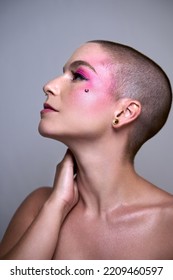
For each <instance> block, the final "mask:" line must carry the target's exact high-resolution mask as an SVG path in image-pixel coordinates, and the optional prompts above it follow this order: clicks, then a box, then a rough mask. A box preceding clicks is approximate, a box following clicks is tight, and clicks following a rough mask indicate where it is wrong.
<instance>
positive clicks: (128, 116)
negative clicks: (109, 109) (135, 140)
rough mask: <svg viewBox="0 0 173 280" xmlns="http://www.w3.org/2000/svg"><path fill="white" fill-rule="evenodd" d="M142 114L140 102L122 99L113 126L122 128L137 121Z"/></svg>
mask: <svg viewBox="0 0 173 280" xmlns="http://www.w3.org/2000/svg"><path fill="white" fill-rule="evenodd" d="M140 114H141V103H140V102H139V101H138V100H133V99H122V100H121V103H119V106H118V110H116V111H115V113H114V120H113V122H112V123H113V126H115V127H117V128H118V127H121V126H124V125H126V124H128V123H131V122H133V121H134V120H136V119H137V118H138V117H139V115H140Z"/></svg>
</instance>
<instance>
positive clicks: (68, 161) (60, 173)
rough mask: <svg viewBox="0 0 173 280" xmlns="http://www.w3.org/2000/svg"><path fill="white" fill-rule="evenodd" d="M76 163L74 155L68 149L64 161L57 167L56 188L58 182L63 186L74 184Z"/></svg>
mask: <svg viewBox="0 0 173 280" xmlns="http://www.w3.org/2000/svg"><path fill="white" fill-rule="evenodd" d="M73 170H74V161H73V155H72V153H71V152H70V150H69V149H68V150H67V151H66V154H65V156H64V158H63V160H62V161H61V162H60V163H59V164H58V165H57V168H56V174H55V181H54V187H55V186H57V184H58V182H61V185H69V184H72V182H73V179H74V171H73Z"/></svg>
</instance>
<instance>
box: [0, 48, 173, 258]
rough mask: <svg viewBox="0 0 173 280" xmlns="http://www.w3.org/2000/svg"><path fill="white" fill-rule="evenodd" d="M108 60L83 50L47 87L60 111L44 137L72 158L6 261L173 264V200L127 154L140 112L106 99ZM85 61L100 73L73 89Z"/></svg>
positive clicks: (34, 204) (15, 234)
mask: <svg viewBox="0 0 173 280" xmlns="http://www.w3.org/2000/svg"><path fill="white" fill-rule="evenodd" d="M97 58H98V60H97ZM105 59H106V55H105V53H104V52H103V50H101V49H100V47H99V46H97V45H96V44H89V45H84V46H83V47H81V48H80V49H79V50H77V51H76V52H75V53H74V54H73V56H72V57H71V58H70V60H69V61H68V63H67V64H66V67H65V73H64V74H63V75H62V76H61V77H59V78H56V79H55V80H53V81H51V82H49V83H48V84H47V85H46V86H45V88H44V90H45V92H46V95H47V101H46V102H48V103H49V104H51V106H54V108H57V110H58V112H55V111H53V112H49V113H47V114H43V115H42V120H41V123H40V132H41V134H42V135H44V136H46V137H51V138H54V139H56V140H60V141H62V142H63V143H65V144H66V145H67V146H68V147H69V148H70V150H71V152H70V151H68V152H67V154H66V155H65V157H64V159H63V160H62V162H61V163H60V164H59V165H58V166H57V170H56V174H55V180H54V185H53V188H48V187H46V188H40V189H38V190H36V191H35V192H33V193H32V194H31V195H30V196H29V197H28V198H27V199H26V200H25V201H24V202H23V204H22V205H21V206H20V208H19V209H18V210H17V212H16V214H15V216H14V217H13V219H12V221H11V223H10V225H9V227H8V229H7V232H6V234H5V236H4V238H3V240H2V242H1V245H0V256H1V258H2V259H115V260H116V259H173V244H172V236H173V223H172V221H173V196H172V195H171V194H168V193H167V192H165V191H163V190H161V189H159V188H157V187H156V186H154V185H152V184H151V183H149V182H147V181H145V180H144V179H143V178H141V177H140V176H138V175H137V174H136V172H135V170H134V166H133V163H132V162H131V161H130V160H129V158H128V157H127V155H126V152H125V151H126V149H125V147H126V143H127V141H128V140H127V139H128V133H129V131H130V129H131V127H132V124H133V122H134V120H135V119H136V118H138V116H139V115H140V112H141V107H140V104H139V103H138V102H137V101H136V100H128V99H123V100H121V102H116V104H115V102H114V101H113V100H112V99H111V98H107V94H106V92H107V91H108V87H109V79H110V77H109V73H107V74H105V69H104V67H103V65H102V64H100V63H98V61H100V60H101V61H104V60H105ZM79 60H85V61H87V62H89V63H90V64H92V66H94V69H95V70H96V73H97V74H95V72H94V71H93V70H91V69H89V70H88V68H87V71H89V74H88V76H89V79H88V80H85V81H84V80H82V81H81V80H80V79H77V80H75V82H74V80H72V78H71V68H70V67H71V66H70V65H71V63H72V62H74V61H79ZM73 70H74V69H73ZM105 75H107V83H106V84H105V82H104V79H103V76H104V78H105ZM85 88H89V90H90V92H89V93H87V95H86V94H85V93H83V92H84V89H85ZM81 92H82V96H81ZM98 92H99V95H98V94H96V93H98ZM68 105H70V106H68ZM120 113H121V114H120ZM117 115H119V116H120V117H119V124H117V125H116V127H114V126H112V125H111V124H112V120H113V119H114V117H115V116H117ZM79 118H80V121H79ZM103 147H104V148H103ZM74 158H75V161H76V163H77V176H76V177H75V178H74V172H73V169H74V166H73V162H74Z"/></svg>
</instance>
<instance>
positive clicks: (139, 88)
mask: <svg viewBox="0 0 173 280" xmlns="http://www.w3.org/2000/svg"><path fill="white" fill-rule="evenodd" d="M88 43H97V44H99V45H100V46H101V47H102V48H103V49H104V50H105V51H106V52H107V53H108V55H109V57H110V61H109V64H110V65H111V67H110V69H111V72H112V75H113V77H115V79H114V80H115V82H114V81H113V84H114V86H113V91H114V95H115V98H116V100H118V99H120V98H131V99H135V100H138V101H139V102H140V103H141V106H142V111H141V114H140V116H139V117H138V118H137V119H136V120H135V125H134V128H133V130H132V133H131V135H130V137H129V143H128V147H127V149H128V152H129V153H130V156H131V157H132V158H134V156H135V154H136V153H137V151H138V150H139V149H140V147H141V146H142V145H143V144H144V143H145V142H146V141H147V140H148V139H150V138H151V137H153V136H154V135H155V134H156V133H157V132H158V131H159V130H160V129H161V128H162V126H163V125H164V124H165V122H166V120H167V117H168V115H169V111H170V108H171V103H172V90H171V84H170V81H169V79H168V77H167V75H166V74H165V72H164V71H163V70H162V68H161V67H160V66H159V65H158V64H156V63H155V62H154V61H153V60H151V59H150V58H148V57H147V56H145V55H144V54H142V53H140V52H139V51H137V50H135V49H133V48H131V47H129V46H126V45H122V44H119V43H115V42H111V41H104V40H93V41H89V42H88ZM112 66H113V67H112ZM112 69H113V70H112ZM113 72H114V73H113Z"/></svg>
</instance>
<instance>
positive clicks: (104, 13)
mask: <svg viewBox="0 0 173 280" xmlns="http://www.w3.org/2000/svg"><path fill="white" fill-rule="evenodd" d="M91 39H108V40H113V41H117V42H121V43H124V44H127V45H130V46H132V47H134V48H136V49H138V50H140V51H142V52H144V53H145V54H146V55H148V56H150V57H151V58H153V59H154V60H155V61H156V62H157V63H159V64H160V65H161V67H162V68H163V69H164V70H165V71H166V73H167V74H168V76H169V78H170V80H171V83H172V84H173V1H172V0H126V1H125V0H83V1H82V0H28V1H27V0H23V1H22V0H13V1H12V0H11V1H10V0H4V1H0V73H1V74H0V90H1V93H0V140H1V145H0V238H1V237H2V234H3V232H4V230H5V228H6V226H7V224H8V222H9V220H10V218H11V216H12V214H13V213H14V211H15V209H16V208H17V207H18V205H19V204H20V203H21V201H22V200H23V199H24V197H25V196H26V195H28V194H29V193H30V192H31V191H32V190H34V189H35V188H37V187H39V186H44V185H51V184H52V181H53V176H54V171H55V166H56V164H57V162H59V161H60V160H61V158H62V156H63V154H64V151H65V146H64V145H62V144H61V143H57V142H55V141H53V140H51V139H45V138H42V137H41V136H40V135H39V134H38V132H37V127H38V122H39V118H40V115H39V112H40V109H41V108H42V104H43V102H44V99H45V97H44V94H43V93H42V86H43V84H44V83H45V82H47V80H49V79H51V78H53V77H54V76H56V75H59V74H60V73H61V72H62V66H63V65H64V63H65V61H66V60H67V59H68V57H69V56H70V55H71V53H72V52H73V50H74V49H75V48H76V47H78V46H79V45H81V44H82V43H84V42H85V41H87V40H91ZM172 123H173V111H171V115H170V117H169V120H168V122H167V124H166V126H165V127H164V128H163V129H162V131H161V132H160V133H159V134H158V135H157V136H156V137H155V138H153V139H152V140H150V141H149V142H148V143H146V144H145V145H144V147H143V148H142V149H141V151H140V153H139V154H138V156H137V158H136V169H137V171H138V172H139V173H140V174H141V175H142V176H144V177H145V178H146V179H148V180H150V181H151V182H152V183H154V184H156V185H158V186H159V187H161V188H163V189H165V190H167V191H169V192H171V193H173V170H172V166H173V154H172V143H173V130H172Z"/></svg>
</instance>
